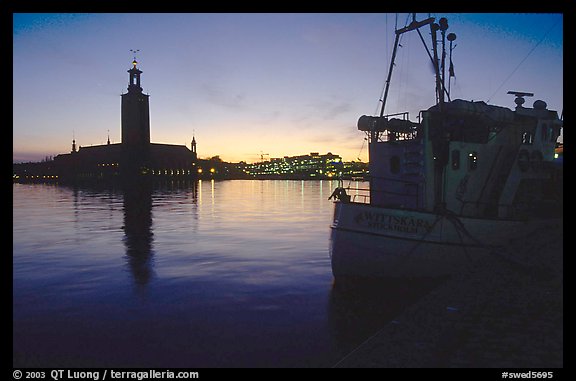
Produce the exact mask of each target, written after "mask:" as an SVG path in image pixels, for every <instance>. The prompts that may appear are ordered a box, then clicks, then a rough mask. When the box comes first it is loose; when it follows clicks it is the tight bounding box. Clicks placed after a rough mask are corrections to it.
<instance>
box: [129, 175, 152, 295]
mask: <svg viewBox="0 0 576 381" xmlns="http://www.w3.org/2000/svg"><path fill="white" fill-rule="evenodd" d="M151 228H152V189H151V186H150V184H147V183H145V182H136V183H132V184H126V185H125V187H124V243H125V245H126V257H127V261H128V266H129V267H130V270H131V271H132V275H133V276H134V282H135V283H136V285H138V286H144V285H146V284H147V283H148V282H149V280H150V278H151V277H152V263H151V261H152V254H153V253H152V240H153V238H152V235H153V234H152V230H151Z"/></svg>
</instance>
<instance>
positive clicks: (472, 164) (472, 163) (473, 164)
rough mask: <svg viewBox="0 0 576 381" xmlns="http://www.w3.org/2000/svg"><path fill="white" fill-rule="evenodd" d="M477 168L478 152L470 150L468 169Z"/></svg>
mask: <svg viewBox="0 0 576 381" xmlns="http://www.w3.org/2000/svg"><path fill="white" fill-rule="evenodd" d="M476 168H478V153H477V152H470V153H469V154H468V170H469V171H473V170H475V169H476Z"/></svg>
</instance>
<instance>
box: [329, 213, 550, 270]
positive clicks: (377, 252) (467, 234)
mask: <svg viewBox="0 0 576 381" xmlns="http://www.w3.org/2000/svg"><path fill="white" fill-rule="evenodd" d="M557 222H558V220H538V221H511V220H494V219H479V218H467V217H461V216H455V215H450V214H435V213H427V212H421V211H413V210H403V209H391V208H383V207H375V206H371V205H369V204H360V203H343V202H336V203H335V209H334V219H333V223H332V226H331V228H332V231H331V239H330V257H331V262H332V273H333V275H334V277H335V278H337V279H338V278H350V277H354V278H355V277H363V278H365V277H368V278H371V277H385V278H420V277H438V276H445V275H451V274H454V273H456V272H458V271H461V270H463V269H465V268H466V267H469V266H473V265H474V264H475V263H477V262H478V261H481V260H483V258H485V257H486V256H487V255H501V256H504V255H508V254H509V251H510V247H511V246H510V245H511V244H512V243H513V242H516V241H518V240H525V239H526V237H528V236H530V235H533V234H537V233H538V232H541V231H544V230H546V229H549V228H550V227H553V226H555V225H556V223H557Z"/></svg>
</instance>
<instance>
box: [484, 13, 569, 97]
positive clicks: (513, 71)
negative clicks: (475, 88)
mask: <svg viewBox="0 0 576 381" xmlns="http://www.w3.org/2000/svg"><path fill="white" fill-rule="evenodd" d="M556 25H558V21H557V22H556V23H554V24H553V25H552V26H551V27H550V29H548V31H547V32H546V33H545V34H544V36H543V37H542V39H540V41H538V43H536V45H534V46H533V47H532V49H530V51H529V52H528V54H526V57H524V58H523V59H522V61H520V63H519V64H518V65H517V66H516V68H514V70H512V73H510V75H509V76H508V77H506V79H505V80H504V81H503V82H502V84H501V85H500V86H498V88H497V89H496V91H495V92H494V94H492V95H491V96H490V98H488V99H487V100H486V103H488V102H490V99H492V97H494V95H496V94H497V93H498V91H500V89H501V88H502V86H504V84H505V83H506V82H508V80H509V79H510V78H511V77H512V76H513V75H514V73H516V71H517V70H518V69H519V68H520V66H521V65H522V64H523V63H524V61H526V60H527V59H528V57H529V56H530V54H532V52H533V51H534V50H536V48H537V47H538V45H540V44H541V43H542V42H543V41H544V40H545V39H546V37H548V34H550V32H551V31H552V29H554V28H555V27H556Z"/></svg>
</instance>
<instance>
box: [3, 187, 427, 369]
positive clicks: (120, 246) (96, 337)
mask: <svg viewBox="0 0 576 381" xmlns="http://www.w3.org/2000/svg"><path fill="white" fill-rule="evenodd" d="M336 186H337V182H331V181H281V180H278V181H256V180H254V181H251V180H247V181H244V180H234V181H221V182H218V181H216V182H215V181H199V182H197V183H192V184H180V185H178V186H175V185H174V184H164V185H155V186H153V187H145V186H143V187H135V188H134V189H123V190H121V189H118V188H101V189H97V188H71V187H66V186H62V185H48V184H14V185H13V351H14V355H13V365H14V366H15V367H19V366H32V367H77V366H85V367H119V366H123V367H330V366H333V365H334V364H336V363H337V362H338V361H339V360H340V359H342V358H343V357H344V356H345V355H346V354H347V353H349V352H350V351H351V350H353V349H354V348H355V347H356V346H357V345H358V344H359V343H361V342H362V341H364V340H366V339H367V338H368V337H369V336H370V335H372V334H373V333H374V332H376V331H378V330H379V329H380V328H381V327H382V326H384V324H386V323H387V322H388V321H390V320H391V319H393V317H394V316H395V315H396V314H398V313H399V312H400V311H401V310H402V309H403V308H404V307H405V306H407V305H408V304H410V303H412V302H413V301H414V300H416V299H417V298H418V297H420V296H422V295H423V294H424V293H425V292H426V291H427V290H429V288H430V286H429V285H418V286H413V287H410V288H406V287H402V288H401V289H398V288H395V287H392V286H390V285H378V286H374V285H372V286H370V287H364V288H358V287H346V288H342V287H341V286H339V285H334V284H333V278H332V274H331V269H330V258H329V253H328V247H329V236H330V229H329V225H330V221H331V217H332V212H333V205H332V202H331V201H329V200H328V196H329V195H330V194H331V193H332V191H333V190H334V188H335V187H336Z"/></svg>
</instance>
